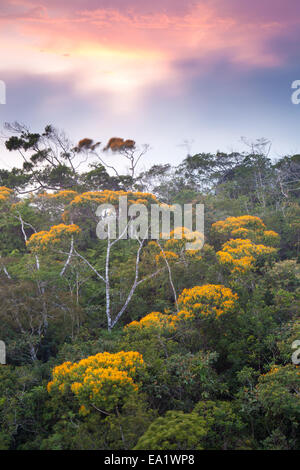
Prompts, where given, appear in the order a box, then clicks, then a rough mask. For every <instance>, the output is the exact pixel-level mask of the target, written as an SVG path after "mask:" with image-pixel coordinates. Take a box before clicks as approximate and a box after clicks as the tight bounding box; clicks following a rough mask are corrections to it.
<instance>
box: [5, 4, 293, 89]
mask: <svg viewBox="0 0 300 470" xmlns="http://www.w3.org/2000/svg"><path fill="white" fill-rule="evenodd" d="M289 1H290V2H292V3H293V5H295V6H296V7H297V3H295V2H294V1H293V0H289ZM254 4H255V6H256V7H257V9H258V11H260V13H261V14H257V12H256V9H255V8H254ZM267 4H268V5H269V6H270V1H268V2H267V0H260V1H258V0H257V1H255V2H252V4H251V6H250V4H249V5H247V4H246V3H245V2H238V1H237V0H227V1H226V2H224V1H223V0H222V1H221V0H206V1H205V0H202V1H200V0H198V1H186V2H182V1H181V0H180V1H179V0H172V1H171V0H160V1H159V2H158V1H157V2H155V3H154V4H152V5H151V7H150V6H149V2H148V1H145V0H127V1H125V2H124V1H121V0H115V1H111V0H110V1H106V0H97V1H96V0H87V1H83V0H74V1H73V2H72V3H66V2H65V3H63V2H61V1H58V0H51V1H50V0H37V1H35V0H30V1H26V0H10V1H8V2H6V4H5V5H4V6H2V7H1V10H0V23H2V24H3V26H4V30H3V32H2V33H0V39H1V40H2V41H3V39H4V38H5V39H6V40H7V38H9V41H7V49H6V50H3V51H2V52H0V60H1V63H2V64H4V68H6V69H8V70H18V69H20V70H24V71H25V72H29V71H31V72H33V73H35V72H36V73H45V74H50V75H51V74H52V75H53V74H56V75H59V74H61V75H63V74H73V75H74V83H75V86H76V84H77V88H78V90H81V91H82V90H96V89H97V88H98V89H101V90H102V91H103V90H107V91H108V92H113V93H117V91H118V90H119V93H124V94H126V95H127V96H129V95H133V94H138V93H141V92H142V90H143V88H145V87H149V86H151V85H156V84H157V83H159V82H161V83H162V84H164V83H168V82H169V83H171V82H172V84H173V87H174V89H179V88H180V87H182V86H184V82H185V81H186V80H187V78H189V77H187V74H189V75H190V76H195V75H196V74H199V75H201V74H204V73H207V71H208V70H209V67H210V64H213V63H214V62H216V61H219V60H220V57H221V58H222V60H224V61H226V62H227V63H229V64H234V66H235V70H236V67H240V68H245V67H247V68H268V67H277V66H279V65H282V64H283V63H284V61H285V60H287V58H286V56H285V54H284V52H283V51H282V49H281V50H280V51H278V48H276V47H274V44H275V43H276V41H277V42H278V41H279V42H280V38H281V37H284V36H285V35H286V32H287V31H288V30H289V27H290V25H291V23H292V24H293V25H295V24H296V25H297V26H299V22H300V21H299V20H298V19H297V18H296V19H295V18H293V17H292V16H291V15H290V14H287V13H285V14H283V15H282V16H281V13H282V12H284V11H285V8H283V6H282V7H281V8H280V5H282V3H281V4H280V3H279V2H278V0H273V1H272V2H271V4H272V5H273V7H274V8H273V9H271V10H268V9H267ZM183 5H184V6H183ZM297 8H298V7H297ZM298 9H299V10H300V8H298ZM8 27H10V28H11V31H12V32H8V29H7V28H8ZM41 51H42V53H41ZM189 60H190V61H193V63H194V64H196V65H195V66H193V67H190V68H186V67H182V70H180V66H178V64H180V63H183V62H184V61H189Z"/></svg>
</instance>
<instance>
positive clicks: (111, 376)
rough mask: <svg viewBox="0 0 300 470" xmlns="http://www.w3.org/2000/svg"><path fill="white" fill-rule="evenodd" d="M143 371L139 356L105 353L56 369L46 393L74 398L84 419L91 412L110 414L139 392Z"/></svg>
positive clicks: (134, 353)
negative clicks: (94, 410)
mask: <svg viewBox="0 0 300 470" xmlns="http://www.w3.org/2000/svg"><path fill="white" fill-rule="evenodd" d="M144 370H145V363H144V360H143V357H142V355H141V354H140V353H138V352H135V351H129V352H124V351H120V352H118V353H115V354H110V353H108V352H104V353H99V354H96V355H95V356H90V357H88V358H86V359H82V360H81V361H79V362H76V363H72V362H65V363H63V364H61V365H59V366H57V367H55V368H54V369H53V371H52V377H53V378H52V381H51V382H49V383H48V387H47V389H48V392H49V393H50V394H51V395H64V396H67V395H68V394H70V393H71V394H72V395H74V396H75V397H76V399H77V400H78V403H79V405H80V408H79V411H80V413H81V414H83V415H85V414H87V413H89V412H90V411H91V409H93V408H94V409H97V410H98V411H101V412H103V413H104V414H109V413H111V412H112V411H117V412H118V411H119V409H121V407H122V405H123V403H124V400H125V399H126V398H127V397H128V396H129V395H131V394H136V393H137V392H138V389H139V380H140V377H141V373H142V372H143V371H144Z"/></svg>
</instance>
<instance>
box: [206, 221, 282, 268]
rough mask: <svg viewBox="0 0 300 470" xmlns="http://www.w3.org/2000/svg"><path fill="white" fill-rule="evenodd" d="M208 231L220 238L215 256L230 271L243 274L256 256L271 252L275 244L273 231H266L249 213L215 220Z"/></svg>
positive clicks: (275, 237)
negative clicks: (220, 244)
mask: <svg viewBox="0 0 300 470" xmlns="http://www.w3.org/2000/svg"><path fill="white" fill-rule="evenodd" d="M212 233H213V236H215V238H217V239H218V240H219V242H220V241H223V245H222V247H221V249H220V250H219V251H218V252H217V257H218V260H219V262H220V263H221V264H222V265H224V266H226V267H228V268H229V270H230V272H231V273H246V272H248V271H249V270H251V269H253V268H254V266H255V263H256V261H257V260H258V258H264V259H265V258H270V256H272V255H275V254H276V251H277V250H276V248H275V247H276V246H277V245H278V243H279V235H278V234H277V233H276V232H274V231H272V230H266V226H265V224H264V223H263V221H262V220H261V219H260V218H259V217H254V216H250V215H244V216H241V217H228V218H227V219H226V220H222V221H218V222H216V223H215V224H213V226H212ZM226 239H227V241H225V240H226ZM228 239H229V240H228Z"/></svg>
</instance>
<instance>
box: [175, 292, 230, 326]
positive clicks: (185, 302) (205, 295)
mask: <svg viewBox="0 0 300 470" xmlns="http://www.w3.org/2000/svg"><path fill="white" fill-rule="evenodd" d="M237 300H238V295H237V294H235V293H234V292H232V290H231V289H230V288H229V287H225V286H223V285H216V284H206V285H204V286H195V287H193V288H192V289H184V291H183V292H182V293H181V295H180V297H179V298H178V304H179V307H181V308H182V309H184V310H187V311H188V312H189V313H190V314H192V315H194V316H195V317H196V318H204V317H211V316H213V317H216V318H217V317H220V316H221V315H225V314H226V313H229V312H231V311H232V310H233V309H234V307H235V305H236V301H237Z"/></svg>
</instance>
